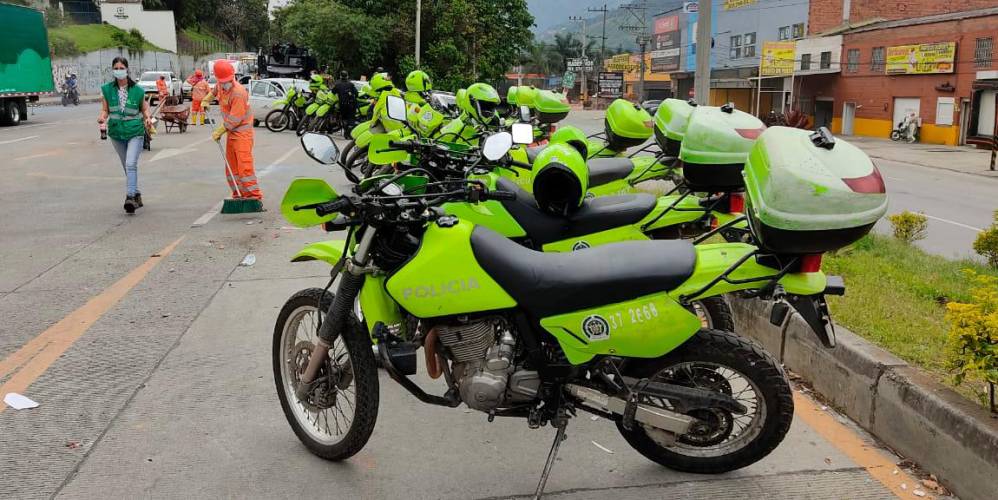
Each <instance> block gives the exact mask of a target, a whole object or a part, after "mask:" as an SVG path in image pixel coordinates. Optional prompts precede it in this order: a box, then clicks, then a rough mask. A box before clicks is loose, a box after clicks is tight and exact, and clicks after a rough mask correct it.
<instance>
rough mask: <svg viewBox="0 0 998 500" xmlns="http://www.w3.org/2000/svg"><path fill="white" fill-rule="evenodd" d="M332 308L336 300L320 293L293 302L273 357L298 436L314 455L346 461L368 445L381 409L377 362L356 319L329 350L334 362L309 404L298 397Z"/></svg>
mask: <svg viewBox="0 0 998 500" xmlns="http://www.w3.org/2000/svg"><path fill="white" fill-rule="evenodd" d="M332 302H333V294H332V293H329V292H326V291H324V290H322V289H320V288H308V289H305V290H302V291H300V292H298V293H296V294H294V295H293V296H292V297H291V298H290V299H288V301H287V302H286V303H285V304H284V307H283V308H281V312H280V314H279V315H278V317H277V323H276V324H275V325H274V343H273V353H272V357H273V369H274V383H275V384H276V387H277V395H278V398H279V399H280V401H281V409H282V410H283V411H284V416H285V417H286V418H287V420H288V424H290V425H291V429H292V430H293V431H294V433H295V435H297V436H298V439H299V440H301V442H302V444H304V445H305V447H306V448H308V450H309V451H310V452H312V453H313V454H315V455H317V456H319V457H322V458H324V459H326V460H344V459H347V458H350V457H351V456H353V455H355V454H356V453H357V452H358V451H360V450H361V449H362V448H363V447H364V445H365V444H367V441H368V439H370V437H371V433H372V432H374V424H375V423H376V422H377V420H378V404H379V401H378V397H379V395H378V368H377V362H376V361H375V359H374V353H373V352H372V350H371V343H370V341H369V340H368V339H367V335H366V331H364V329H363V327H362V326H361V325H360V323H359V322H358V321H357V320H356V318H354V317H353V313H351V318H350V321H349V322H348V325H349V326H348V328H347V331H345V332H344V333H343V335H341V336H340V337H339V338H337V339H336V341H335V342H333V345H332V347H331V348H330V352H329V357H330V359H329V360H328V361H327V362H326V365H325V366H324V367H323V368H322V369H321V371H320V374H319V376H318V377H317V379H316V380H317V381H321V382H320V383H319V384H317V386H316V387H315V388H314V389H313V390H312V392H310V393H309V395H308V397H307V398H306V399H307V400H306V401H302V400H301V399H299V398H298V396H297V389H298V387H299V386H300V380H299V378H298V377H299V376H300V375H301V374H302V373H303V372H304V369H305V365H307V364H308V357H309V355H310V354H311V352H312V349H313V348H314V347H315V343H316V341H317V340H318V335H317V331H318V325H319V318H320V315H322V314H324V311H327V310H329V306H330V304H332ZM350 413H352V414H350ZM348 414H350V415H348ZM313 418H314V420H313Z"/></svg>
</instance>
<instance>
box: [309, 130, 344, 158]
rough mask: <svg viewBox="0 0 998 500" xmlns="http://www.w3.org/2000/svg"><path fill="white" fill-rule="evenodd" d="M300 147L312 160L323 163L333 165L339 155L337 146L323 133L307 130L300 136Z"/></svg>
mask: <svg viewBox="0 0 998 500" xmlns="http://www.w3.org/2000/svg"><path fill="white" fill-rule="evenodd" d="M301 147H302V149H304V150H305V152H306V153H308V155H309V156H310V157H312V159H313V160H315V161H317V162H319V163H321V164H323V165H333V164H335V163H336V158H337V157H338V156H339V155H340V150H339V148H337V147H336V143H335V142H333V140H332V139H331V138H329V136H327V135H323V134H315V133H312V132H309V133H307V134H305V135H303V136H301Z"/></svg>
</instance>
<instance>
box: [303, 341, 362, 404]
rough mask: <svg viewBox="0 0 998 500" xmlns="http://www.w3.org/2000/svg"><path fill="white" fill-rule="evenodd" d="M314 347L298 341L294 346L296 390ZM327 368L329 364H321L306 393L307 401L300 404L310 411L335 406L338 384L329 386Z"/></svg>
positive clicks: (328, 371)
mask: <svg viewBox="0 0 998 500" xmlns="http://www.w3.org/2000/svg"><path fill="white" fill-rule="evenodd" d="M314 347H315V346H314V345H313V344H312V343H311V342H308V341H300V342H298V343H297V344H295V347H294V351H293V352H294V356H295V361H294V365H295V387H296V389H297V386H299V385H301V383H302V382H301V377H302V375H304V374H305V368H306V367H307V366H308V360H309V358H310V357H311V356H312V349H313V348H314ZM329 368H330V364H329V362H326V363H323V365H322V366H321V367H320V368H319V373H317V374H316V376H315V381H314V382H312V390H311V391H310V392H309V393H308V399H307V400H306V401H302V403H303V404H304V405H305V406H306V407H308V409H310V410H313V411H314V410H325V409H327V408H332V407H333V406H336V393H337V387H338V386H339V383H334V384H332V385H330V376H329V374H330V370H329ZM347 385H349V384H347Z"/></svg>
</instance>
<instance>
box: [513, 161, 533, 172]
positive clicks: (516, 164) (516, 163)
mask: <svg viewBox="0 0 998 500" xmlns="http://www.w3.org/2000/svg"><path fill="white" fill-rule="evenodd" d="M509 164H510V165H513V166H514V167H520V168H525V169H527V170H530V169H532V168H534V167H533V165H531V164H529V163H524V162H522V161H516V160H510V161H509Z"/></svg>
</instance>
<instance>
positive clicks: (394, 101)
mask: <svg viewBox="0 0 998 500" xmlns="http://www.w3.org/2000/svg"><path fill="white" fill-rule="evenodd" d="M387 104H388V118H391V119H392V120H398V121H400V122H405V115H406V113H405V99H402V98H401V97H399V96H394V95H390V96H388V102H387Z"/></svg>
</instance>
